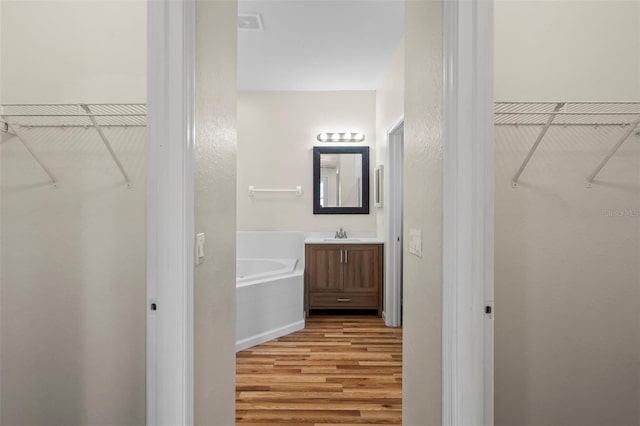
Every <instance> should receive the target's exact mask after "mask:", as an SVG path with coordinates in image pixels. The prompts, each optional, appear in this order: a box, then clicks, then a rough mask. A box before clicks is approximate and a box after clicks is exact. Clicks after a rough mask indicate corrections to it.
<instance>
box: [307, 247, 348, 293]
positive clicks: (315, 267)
mask: <svg viewBox="0 0 640 426" xmlns="http://www.w3.org/2000/svg"><path fill="white" fill-rule="evenodd" d="M342 256H344V253H343V251H342V246H339V245H337V244H327V245H319V244H314V245H309V246H307V259H306V263H305V269H306V270H307V271H308V273H307V274H306V275H307V278H308V291H310V292H318V291H327V292H336V291H342V286H343V270H342V269H343V268H342V266H343V263H342Z"/></svg>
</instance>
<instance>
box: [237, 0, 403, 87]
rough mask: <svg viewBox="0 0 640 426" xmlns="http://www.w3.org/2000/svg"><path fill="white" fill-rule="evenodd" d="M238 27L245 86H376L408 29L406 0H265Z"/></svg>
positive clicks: (245, 5) (251, 6)
mask: <svg viewBox="0 0 640 426" xmlns="http://www.w3.org/2000/svg"><path fill="white" fill-rule="evenodd" d="M238 11H239V13H241V14H242V13H258V14H260V15H261V17H262V22H263V26H264V31H239V32H238V88H239V89H240V90H320V91H322V90H375V89H377V88H378V86H379V84H380V82H381V81H382V78H383V77H384V74H385V72H386V71H387V69H388V67H389V65H390V61H391V58H392V57H393V54H394V52H395V51H396V49H397V48H398V46H399V44H400V42H401V40H402V37H403V34H404V2H403V1H402V0H356V1H343V0H321V1H318V0H280V1H273V0H260V1H243V0H240V1H239V3H238Z"/></svg>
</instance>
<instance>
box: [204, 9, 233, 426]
mask: <svg viewBox="0 0 640 426" xmlns="http://www.w3.org/2000/svg"><path fill="white" fill-rule="evenodd" d="M236 25H237V3H236V1H235V0H233V1H231V0H225V1H207V0H202V1H198V3H197V51H196V61H197V70H196V87H197V91H196V93H197V95H196V129H197V133H196V193H195V195H196V232H204V233H205V236H206V240H207V245H206V249H205V250H206V251H205V254H206V257H205V261H204V263H203V264H202V265H200V266H198V267H197V268H196V274H195V420H194V423H195V424H197V425H220V426H227V425H231V424H234V422H235V368H233V366H235V361H236V359H235V345H236V331H235V318H236V316H235V312H236V311H235V309H236V274H235V259H236V149H237V148H236V102H237V100H236V34H237V29H236Z"/></svg>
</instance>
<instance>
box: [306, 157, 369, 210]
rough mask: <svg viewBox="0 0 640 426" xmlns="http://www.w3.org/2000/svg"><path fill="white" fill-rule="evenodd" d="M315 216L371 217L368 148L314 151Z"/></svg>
mask: <svg viewBox="0 0 640 426" xmlns="http://www.w3.org/2000/svg"><path fill="white" fill-rule="evenodd" d="M314 213H315V214H368V213H369V148H368V147H316V148H314Z"/></svg>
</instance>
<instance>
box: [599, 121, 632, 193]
mask: <svg viewBox="0 0 640 426" xmlns="http://www.w3.org/2000/svg"><path fill="white" fill-rule="evenodd" d="M638 125H640V117H638V118H637V119H636V120H635V121H634V122H632V123H631V124H630V125H629V128H628V129H627V130H626V131H625V132H624V133H623V134H622V136H620V139H618V142H616V144H615V145H614V146H613V147H612V148H611V150H610V151H609V152H608V153H607V155H606V157H604V159H603V160H602V161H601V162H600V164H598V166H597V167H596V169H595V170H594V171H593V172H592V173H591V174H590V175H589V177H587V185H586V186H587V188H591V186H592V183H593V180H594V179H595V178H596V176H598V173H600V171H601V170H602V169H603V167H604V166H605V165H606V164H607V163H608V162H609V160H611V157H613V156H614V155H615V153H616V152H617V151H618V149H620V147H621V146H622V145H623V144H624V143H625V142H626V141H627V139H629V137H630V136H631V134H632V133H633V132H635V131H636V129H637V128H638Z"/></svg>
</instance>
